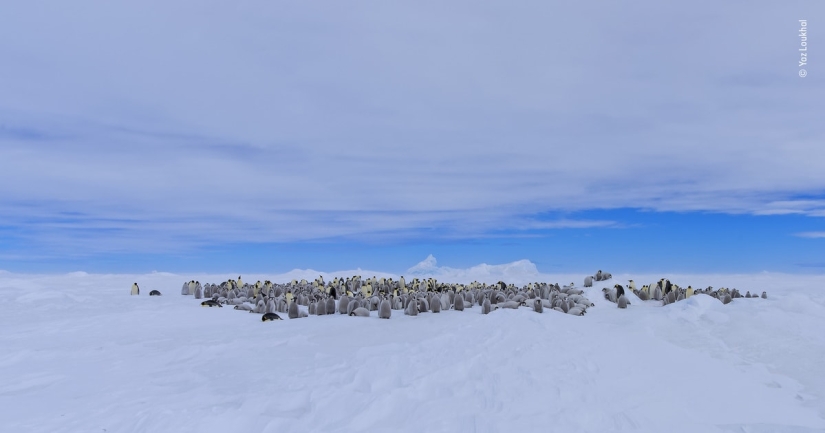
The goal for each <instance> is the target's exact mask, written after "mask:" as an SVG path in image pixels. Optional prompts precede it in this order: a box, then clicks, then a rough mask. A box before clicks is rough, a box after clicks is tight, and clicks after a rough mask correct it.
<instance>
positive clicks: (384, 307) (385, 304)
mask: <svg viewBox="0 0 825 433" xmlns="http://www.w3.org/2000/svg"><path fill="white" fill-rule="evenodd" d="M401 278H404V277H401ZM391 315H392V306H391V305H390V300H389V299H387V298H386V297H384V299H382V300H381V305H380V306H379V307H378V318H379V319H389V318H390V316H391Z"/></svg>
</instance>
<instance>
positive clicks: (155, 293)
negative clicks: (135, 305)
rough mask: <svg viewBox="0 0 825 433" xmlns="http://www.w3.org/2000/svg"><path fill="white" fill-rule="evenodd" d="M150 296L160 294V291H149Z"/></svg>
mask: <svg viewBox="0 0 825 433" xmlns="http://www.w3.org/2000/svg"><path fill="white" fill-rule="evenodd" d="M149 296H160V292H159V291H157V290H152V291H151V292H149Z"/></svg>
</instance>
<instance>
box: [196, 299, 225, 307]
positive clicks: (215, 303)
mask: <svg viewBox="0 0 825 433" xmlns="http://www.w3.org/2000/svg"><path fill="white" fill-rule="evenodd" d="M201 307H221V308H223V305H221V303H220V302H218V301H215V300H213V299H208V300H206V301H203V302H201Z"/></svg>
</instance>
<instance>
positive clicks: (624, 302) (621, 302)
mask: <svg viewBox="0 0 825 433" xmlns="http://www.w3.org/2000/svg"><path fill="white" fill-rule="evenodd" d="M616 303H617V304H618V305H619V308H623V309H624V308H627V304H628V303H629V302H627V297H626V296H625V295H624V294H622V295H621V296H619V299H618V300H616Z"/></svg>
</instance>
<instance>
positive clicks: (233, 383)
mask: <svg viewBox="0 0 825 433" xmlns="http://www.w3.org/2000/svg"><path fill="white" fill-rule="evenodd" d="M610 271H613V272H614V273H613V275H614V278H613V280H611V281H607V282H597V283H595V285H594V287H592V288H589V289H587V291H586V293H587V296H588V297H589V298H590V299H591V300H592V301H593V302H594V303H595V304H596V305H595V306H594V307H592V308H590V309H589V310H588V311H587V314H586V315H585V316H583V317H575V316H571V315H567V314H562V313H558V312H555V311H547V310H545V312H544V313H543V314H537V313H535V312H534V311H532V309H530V308H520V309H517V310H504V309H502V310H497V311H493V312H492V313H490V314H489V315H482V314H481V309H480V307H478V305H476V306H474V307H472V308H469V309H467V310H465V311H463V312H458V311H442V312H441V313H439V314H433V313H421V314H420V315H418V316H416V317H410V316H405V315H404V314H403V311H395V310H394V311H393V312H392V318H391V319H390V320H380V319H378V318H377V315H376V312H372V316H371V317H369V318H359V317H349V316H346V315H332V316H320V317H318V316H310V317H308V318H302V319H294V320H289V319H286V315H282V316H283V317H284V318H285V320H283V321H278V322H266V323H264V322H261V316H260V315H259V314H250V313H247V312H244V311H236V310H233V309H232V308H231V307H230V308H201V307H200V301H198V300H195V299H193V297H192V296H181V295H180V287H181V284H182V283H183V282H184V281H188V280H190V279H197V280H199V281H201V282H214V283H220V282H221V281H225V280H226V279H228V278H236V277H237V274H235V275H183V274H181V275H175V274H167V273H152V274H147V275H93V274H85V273H82V272H78V273H72V274H62V275H21V274H13V273H8V272H0V296H2V299H3V301H4V302H2V303H0V324H1V325H2V329H3V332H2V333H0V347H2V350H0V420H2V421H0V425H2V429H0V430H2V431H4V432H15V433H18V432H72V433H75V432H221V433H227V432H278V433H284V432H301V433H308V432H363V431H369V432H424V431H425V432H508V431H509V432H522V433H526V432H614V431H631V432H651V433H653V432H657V433H658V432H697V433H700V432H794V433H797V432H799V433H801V432H822V431H825V400H823V398H825V371H823V365H822V364H823V361H825V292H824V291H823V290H822V287H825V276H804V275H785V274H770V273H764V274H754V275H665V274H660V275H624V274H621V273H620V272H619V271H620V270H610ZM410 272H412V273H413V274H417V275H418V276H430V275H432V276H435V277H436V278H438V279H439V281H445V282H463V283H467V282H470V281H472V280H478V281H485V282H491V283H492V282H495V281H498V280H504V281H507V282H511V283H516V284H523V283H527V282H531V281H546V282H551V283H554V282H558V283H561V284H567V283H570V282H571V281H572V282H575V283H576V284H577V285H579V286H580V285H582V282H583V278H584V276H585V274H569V275H542V274H539V273H538V272H537V271H536V269H535V266H533V265H532V263H530V262H528V261H520V262H515V263H511V264H507V265H498V266H487V265H481V266H477V267H474V268H470V269H449V268H439V267H437V266H436V265H435V261H434V260H431V261H425V262H422V263H421V264H419V265H417V266H416V267H414V268H411V269H410ZM355 274H358V275H361V276H363V277H364V278H366V277H371V276H373V275H376V276H378V277H381V276H391V275H390V274H386V273H378V272H373V271H367V270H349V271H342V272H332V273H327V272H318V271H314V270H305V271H299V270H296V271H292V272H290V273H287V274H283V275H251V274H250V275H243V277H244V280H245V281H247V282H254V281H256V280H258V279H261V280H264V279H269V280H272V281H273V282H285V281H289V280H292V279H293V278H297V279H300V278H307V279H309V280H312V279H313V278H316V277H318V275H323V276H324V277H325V278H328V279H331V278H332V277H334V276H352V275H355ZM392 276H394V277H397V275H392ZM407 276H408V277H409V275H407ZM663 277H666V278H669V279H670V280H671V281H673V282H674V283H678V284H680V285H682V286H687V285H688V284H691V285H693V287H705V286H707V285H712V286H714V287H720V286H725V287H736V288H738V289H740V290H741V291H742V293H744V292H745V290H750V291H751V292H752V293H753V292H757V293H761V292H762V291H763V290H765V291H767V292H768V299H744V298H740V299H735V300H734V301H733V302H732V303H731V304H729V305H723V304H722V303H721V302H719V301H718V300H716V299H713V298H711V297H709V296H707V295H697V296H694V297H691V298H689V299H688V300H685V301H681V302H678V303H676V304H671V305H668V306H664V307H662V306H661V305H660V303H658V302H654V301H647V302H644V301H640V300H639V299H638V298H636V297H635V296H633V295H632V294H631V295H630V298H631V305H630V307H629V308H628V309H627V310H620V309H618V308H616V305H615V304H612V303H610V302H607V301H605V300H604V299H603V297H602V295H601V288H602V287H608V286H612V285H613V284H614V283H622V284H623V283H625V282H626V281H627V279H628V278H633V279H635V280H636V281H637V283H638V284H639V285H641V284H647V283H651V282H655V281H657V280H658V279H659V278H663ZM133 282H138V283H139V284H140V287H141V295H140V296H130V295H129V288H130V286H131V284H132V283H133ZM152 289H157V290H160V291H161V292H162V293H163V296H160V297H149V296H148V293H149V291H150V290H152ZM302 308H303V307H302Z"/></svg>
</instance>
